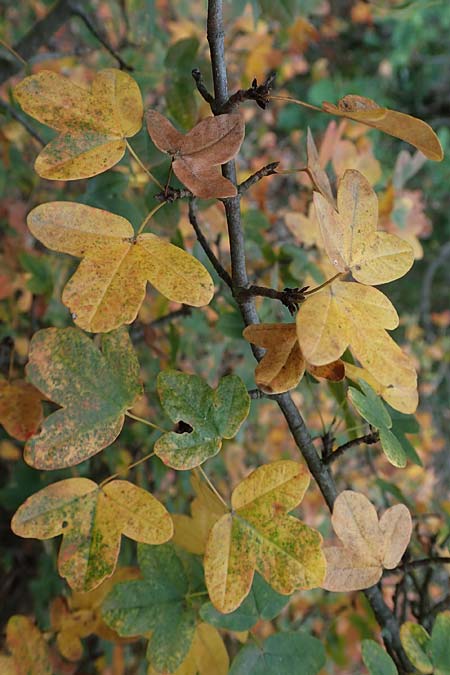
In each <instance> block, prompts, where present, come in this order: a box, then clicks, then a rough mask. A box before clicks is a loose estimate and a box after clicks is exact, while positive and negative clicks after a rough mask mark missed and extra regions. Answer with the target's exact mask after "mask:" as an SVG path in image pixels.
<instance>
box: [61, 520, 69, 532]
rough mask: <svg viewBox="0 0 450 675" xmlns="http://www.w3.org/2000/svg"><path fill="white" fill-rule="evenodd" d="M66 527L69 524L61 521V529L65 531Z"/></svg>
mask: <svg viewBox="0 0 450 675" xmlns="http://www.w3.org/2000/svg"><path fill="white" fill-rule="evenodd" d="M68 525H69V523H68V522H67V520H63V521H62V526H61V527H62V528H63V530H65V529H66V527H67V526H68Z"/></svg>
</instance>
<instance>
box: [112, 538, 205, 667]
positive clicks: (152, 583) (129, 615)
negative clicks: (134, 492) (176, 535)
mask: <svg viewBox="0 0 450 675" xmlns="http://www.w3.org/2000/svg"><path fill="white" fill-rule="evenodd" d="M138 561H139V567H140V569H141V572H142V576H143V579H142V580H139V581H127V582H124V583H119V584H116V586H115V587H114V588H113V590H112V591H111V593H110V594H109V595H108V597H107V598H106V600H105V602H104V603H103V607H102V614H103V618H104V620H105V621H106V623H107V624H108V625H109V626H110V627H111V628H113V629H114V630H115V631H117V633H119V635H121V636H123V637H130V636H136V635H145V634H147V633H149V632H150V631H152V635H151V638H150V640H149V643H148V648H147V658H148V660H149V661H150V665H151V666H152V667H153V668H155V670H157V671H158V672H169V673H173V672H174V671H176V669H177V668H178V667H179V666H180V665H181V664H182V663H183V661H184V659H185V658H186V656H187V654H188V653H189V650H190V649H191V645H192V642H193V640H194V634H195V629H196V612H195V609H194V607H193V606H192V603H191V602H190V601H189V599H188V597H189V594H190V593H196V592H201V591H203V590H204V584H203V580H202V575H201V574H199V567H200V563H199V562H198V560H196V559H195V558H193V557H192V556H189V555H188V554H184V556H182V555H180V554H178V553H177V552H176V550H175V549H174V547H173V546H172V545H171V544H165V545H163V546H158V547H155V546H144V545H142V544H139V546H138Z"/></svg>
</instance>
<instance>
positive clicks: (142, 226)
mask: <svg viewBox="0 0 450 675" xmlns="http://www.w3.org/2000/svg"><path fill="white" fill-rule="evenodd" d="M165 204H166V202H161V203H160V204H157V205H156V206H155V208H154V209H152V210H151V211H150V213H147V215H146V216H145V218H144V220H143V221H142V223H141V224H140V226H139V229H138V231H137V233H138V234H141V232H142V230H143V229H144V228H145V226H146V225H147V223H148V222H149V220H151V219H152V218H153V216H154V215H155V213H156V212H157V211H159V209H161V208H162V207H163V206H164V205H165Z"/></svg>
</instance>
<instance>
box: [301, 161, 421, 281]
mask: <svg viewBox="0 0 450 675" xmlns="http://www.w3.org/2000/svg"><path fill="white" fill-rule="evenodd" d="M314 204H315V207H316V212H317V218H318V221H319V225H320V229H321V232H322V237H323V240H324V245H325V249H326V252H327V254H328V257H329V258H330V260H331V263H332V265H333V266H334V268H335V269H336V271H338V272H349V271H350V272H351V273H352V275H353V278H354V279H356V281H359V282H361V283H363V284H370V285H377V284H383V283H387V282H388V281H393V280H394V279H398V278H400V277H402V276H403V275H404V274H406V272H407V271H408V270H409V269H410V267H411V266H412V264H413V262H414V253H413V250H412V248H411V246H410V245H409V244H408V243H406V242H405V241H403V240H402V239H400V237H397V236H396V235H393V234H388V233H386V232H379V231H377V224H378V200H377V196H376V194H375V192H374V191H373V189H372V187H371V186H370V184H369V182H368V181H367V179H366V178H365V177H364V176H363V175H362V174H361V173H359V172H358V171H353V170H348V171H346V172H345V174H344V176H343V178H342V180H341V181H340V183H339V188H338V198H337V211H336V210H334V209H333V207H332V206H331V205H330V203H329V201H328V200H327V199H325V198H324V197H323V196H322V195H321V194H319V193H317V192H316V193H314Z"/></svg>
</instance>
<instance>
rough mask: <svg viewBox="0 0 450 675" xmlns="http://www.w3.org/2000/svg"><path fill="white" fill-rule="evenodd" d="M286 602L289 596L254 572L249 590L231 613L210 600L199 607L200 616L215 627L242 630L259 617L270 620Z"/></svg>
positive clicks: (250, 625) (252, 624)
mask: <svg viewBox="0 0 450 675" xmlns="http://www.w3.org/2000/svg"><path fill="white" fill-rule="evenodd" d="M288 602H289V596H286V595H281V594H280V593H277V592H276V591H274V590H273V588H272V587H271V586H269V584H268V583H267V582H266V581H264V579H263V578H262V577H261V576H260V575H259V574H257V573H256V574H255V576H254V579H253V584H252V588H251V591H250V593H249V594H248V596H247V597H246V598H245V600H244V602H243V603H242V605H241V606H240V607H238V609H236V610H235V611H234V612H231V614H222V613H221V612H218V611H217V609H216V608H215V607H214V606H213V604H212V603H211V602H207V603H205V604H204V605H203V606H202V607H201V609H200V616H201V617H202V619H203V620H204V621H207V622H208V623H210V624H212V625H213V626H215V627H216V628H224V629H226V630H235V631H243V630H249V629H250V628H252V626H254V625H255V623H257V621H259V620H260V619H263V620H265V621H271V620H272V619H273V618H275V617H276V616H278V614H279V613H280V612H281V610H282V609H283V607H285V605H286V604H287V603H288Z"/></svg>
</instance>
